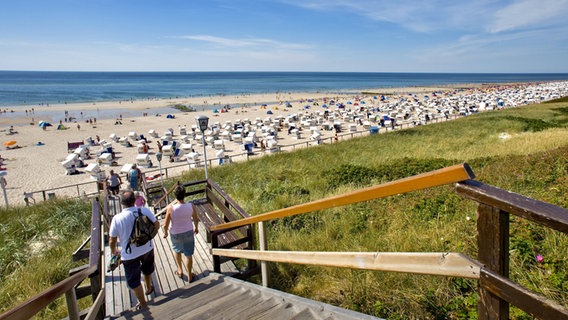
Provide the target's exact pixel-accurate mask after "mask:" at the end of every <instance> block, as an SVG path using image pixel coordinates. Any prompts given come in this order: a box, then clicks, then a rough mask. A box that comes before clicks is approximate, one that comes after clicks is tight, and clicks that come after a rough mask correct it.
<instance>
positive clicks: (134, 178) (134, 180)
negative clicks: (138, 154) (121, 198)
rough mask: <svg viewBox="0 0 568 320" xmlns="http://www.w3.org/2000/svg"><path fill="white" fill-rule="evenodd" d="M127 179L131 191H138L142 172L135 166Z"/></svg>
mask: <svg viewBox="0 0 568 320" xmlns="http://www.w3.org/2000/svg"><path fill="white" fill-rule="evenodd" d="M127 178H128V182H129V183H130V189H132V190H134V191H137V190H138V185H139V184H140V180H141V179H142V171H140V169H138V168H137V167H136V164H133V165H132V168H131V169H130V171H128V174H127Z"/></svg>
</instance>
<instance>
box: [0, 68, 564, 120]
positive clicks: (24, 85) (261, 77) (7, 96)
mask: <svg viewBox="0 0 568 320" xmlns="http://www.w3.org/2000/svg"><path fill="white" fill-rule="evenodd" d="M555 80H568V73H383V72H376V73H373V72H369V73H361V72H57V71H0V109H4V110H5V109H10V110H16V111H18V110H20V111H21V110H23V109H30V108H33V107H37V106H43V105H49V104H61V103H75V102H92V103H96V102H100V101H119V100H122V101H124V100H132V99H133V100H139V99H161V98H175V97H179V98H183V97H201V96H202V97H208V96H213V95H242V94H256V93H277V92H284V93H286V92H329V93H349V92H354V93H355V92H360V91H361V90H365V89H369V88H373V89H375V88H393V87H394V88H398V87H413V86H429V85H432V86H443V85H449V84H472V83H475V84H479V83H510V82H543V81H555ZM192 107H195V108H202V107H204V106H192ZM209 108H211V106H209ZM154 111H155V110H153V112H154ZM116 112H121V110H116ZM116 112H115V113H116ZM125 112H127V111H126V110H125ZM156 112H161V113H166V112H175V110H173V109H172V110H157V111H156ZM111 116H114V114H112V115H111V114H106V115H105V114H102V115H101V114H99V117H101V118H105V117H111Z"/></svg>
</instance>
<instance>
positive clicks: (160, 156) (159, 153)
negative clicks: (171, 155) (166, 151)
mask: <svg viewBox="0 0 568 320" xmlns="http://www.w3.org/2000/svg"><path fill="white" fill-rule="evenodd" d="M156 159H158V166H160V182H161V183H162V189H163V188H164V178H163V177H162V153H161V152H158V153H156Z"/></svg>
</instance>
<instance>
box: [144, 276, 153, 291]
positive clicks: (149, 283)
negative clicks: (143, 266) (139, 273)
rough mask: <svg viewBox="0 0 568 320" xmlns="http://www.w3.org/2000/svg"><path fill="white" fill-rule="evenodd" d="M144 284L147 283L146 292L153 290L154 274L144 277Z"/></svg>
mask: <svg viewBox="0 0 568 320" xmlns="http://www.w3.org/2000/svg"><path fill="white" fill-rule="evenodd" d="M144 283H146V292H148V291H150V290H152V289H151V288H152V286H153V285H152V274H145V275H144Z"/></svg>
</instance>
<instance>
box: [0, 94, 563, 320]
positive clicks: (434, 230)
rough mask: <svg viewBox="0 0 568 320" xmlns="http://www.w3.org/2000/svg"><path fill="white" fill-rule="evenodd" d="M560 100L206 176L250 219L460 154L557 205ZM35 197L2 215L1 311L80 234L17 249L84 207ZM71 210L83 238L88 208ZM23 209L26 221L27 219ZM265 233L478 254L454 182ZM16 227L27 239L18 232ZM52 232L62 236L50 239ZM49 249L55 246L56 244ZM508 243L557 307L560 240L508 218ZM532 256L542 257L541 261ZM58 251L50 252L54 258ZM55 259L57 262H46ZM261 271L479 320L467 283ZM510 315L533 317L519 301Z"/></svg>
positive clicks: (524, 274)
mask: <svg viewBox="0 0 568 320" xmlns="http://www.w3.org/2000/svg"><path fill="white" fill-rule="evenodd" d="M567 108H568V102H556V103H550V104H540V105H532V106H525V107H519V108H514V109H507V110H500V111H492V112H486V113H481V114H477V115H473V116H468V117H465V118H462V119H458V120H455V121H450V122H443V123H436V124H431V125H428V126H419V127H416V128H412V129H407V130H404V131H395V132H391V133H388V134H380V135H371V136H366V137H362V138H354V139H351V140H348V141H341V142H338V143H334V144H326V145H321V146H318V147H313V148H308V149H300V150H297V151H294V152H282V153H278V154H271V155H268V156H264V157H262V158H256V159H254V160H250V161H247V162H245V163H234V164H231V165H224V166H220V167H215V168H210V172H209V174H210V178H211V179H212V180H213V181H215V182H216V183H218V184H219V185H220V186H221V187H222V188H223V189H224V190H225V191H226V192H227V193H228V194H229V195H230V196H231V197H232V198H233V199H235V200H236V202H237V203H238V204H239V205H240V206H241V207H243V208H244V209H245V210H246V211H247V212H249V213H250V214H252V215H256V214H261V213H265V212H268V211H272V210H277V209H281V208H283V207H289V206H292V205H296V204H301V203H305V202H308V201H313V200H318V199H322V198H326V197H330V196H333V195H337V194H342V193H345V192H349V191H352V190H356V189H359V188H362V187H366V186H370V185H376V184H380V183H384V182H388V181H393V180H396V179H400V178H404V177H408V176H411V175H414V174H419V173H423V172H427V171H431V170H435V169H439V168H443V167H446V166H448V165H453V164H457V163H462V162H467V163H469V164H470V166H471V167H472V169H473V171H474V172H475V174H476V176H477V178H476V179H477V180H479V181H482V182H485V183H488V184H491V185H494V186H497V187H499V188H502V189H506V190H511V191H513V192H516V193H519V194H522V195H525V196H529V197H532V198H535V199H538V200H541V201H546V202H549V203H552V204H555V205H558V206H561V207H565V208H566V207H568V198H567V197H566V195H567V194H568V174H567V173H568V139H566V137H567V136H568V113H567V112H566V110H568V109H567ZM203 176H204V174H203V170H191V171H188V172H187V173H185V174H184V175H183V176H181V177H176V178H173V179H170V181H166V184H167V185H168V186H170V185H171V184H173V183H174V181H178V180H179V181H182V182H184V181H192V180H200V179H203ZM46 204H48V205H45V206H44V205H42V206H35V207H30V208H14V209H9V210H0V216H2V217H3V218H2V219H3V221H5V223H3V224H2V228H3V231H4V232H2V233H1V234H0V239H1V241H2V242H1V243H2V248H4V247H6V248H7V249H5V250H4V249H3V251H2V254H5V253H4V252H9V255H8V256H7V257H8V258H6V259H9V260H6V261H17V262H13V263H12V265H11V266H6V267H5V266H4V265H2V276H1V277H2V279H0V280H1V281H0V282H1V283H2V284H1V285H0V287H1V289H0V290H1V291H0V297H1V298H0V299H2V300H0V301H1V303H0V305H1V306H3V307H4V306H6V307H4V308H6V309H7V308H9V307H10V306H12V305H13V304H14V303H16V302H17V301H18V300H21V299H23V297H29V296H31V295H33V293H37V292H39V291H41V290H42V288H46V287H48V286H49V283H50V284H53V283H55V282H56V280H57V281H59V280H61V279H63V278H65V277H66V273H67V271H68V270H69V269H70V268H71V267H72V265H73V264H72V263H70V262H69V261H70V260H71V259H70V256H71V253H72V252H73V251H74V249H75V248H76V247H77V246H78V245H79V243H80V242H81V241H82V240H84V237H78V236H75V237H74V238H73V241H71V240H65V241H62V242H57V244H56V245H54V246H52V247H51V249H53V250H54V253H53V254H51V253H49V252H50V251H51V249H50V250H46V251H45V253H44V254H38V255H31V256H29V255H27V254H26V252H27V251H26V250H27V248H28V247H29V243H31V242H32V240H33V239H43V238H45V237H46V235H50V232H51V234H53V233H55V234H57V235H59V234H60V233H62V234H66V232H60V231H57V230H58V229H59V228H63V226H61V225H59V224H57V223H55V220H57V221H61V220H67V217H68V216H75V215H76V214H77V212H82V210H86V211H90V210H89V206H88V204H80V203H79V202H74V201H63V202H46ZM27 210H30V211H27ZM53 212H59V215H58V216H59V217H60V218H58V219H50V221H51V222H50V224H45V225H44V224H43V223H42V219H45V217H47V216H50V215H53ZM80 215H81V217H82V218H81V224H82V228H83V229H84V230H85V235H86V234H87V232H88V225H89V221H88V220H89V218H90V215H89V216H87V215H86V214H85V217H83V213H81V214H80ZM28 216H34V217H35V218H34V219H31V218H25V217H28ZM24 218H25V219H24ZM70 224H72V223H70ZM72 225H74V224H72ZM75 227H77V226H76V225H75ZM65 228H67V227H65ZM78 229H81V228H78ZM12 230H13V231H12ZM268 230H269V231H268V241H269V244H268V248H269V249H270V250H297V251H361V252H391V251H393V252H394V251H400V252H421V251H426V252H461V253H464V254H466V255H468V256H470V257H473V258H475V257H476V256H477V242H476V241H477V240H476V237H477V232H476V204H475V203H473V202H472V201H470V200H466V199H463V198H462V197H460V196H459V195H457V194H456V192H455V189H454V187H453V186H452V185H448V186H440V187H435V188H430V189H427V190H423V191H416V192H411V193H408V194H404V195H397V196H391V197H387V198H384V199H378V200H373V201H368V202H364V203H358V204H353V205H349V206H344V207H340V208H333V209H328V210H323V211H319V212H313V213H309V214H304V215H299V216H294V217H287V218H284V219H280V220H275V221H271V222H270V223H268ZM22 233H23V234H25V235H26V236H25V237H21V236H20V234H22ZM59 237H61V238H62V239H63V238H65V237H64V236H57V237H54V238H59ZM16 238H17V239H16ZM19 238H22V239H23V240H22V241H20V240H19ZM48 238H51V237H48ZM72 243H73V244H72ZM55 247H62V248H61V251H58V250H59V249H57V250H56V248H55ZM510 249H511V251H510V253H511V263H510V264H511V278H513V279H514V280H515V281H517V282H519V283H520V284H522V285H523V286H526V287H528V288H529V289H531V290H534V291H536V292H539V293H541V294H543V295H545V296H546V297H548V298H550V299H553V300H555V301H557V302H559V303H560V304H562V305H564V306H568V287H567V286H568V237H567V235H565V234H561V233H559V232H556V231H552V230H547V229H545V228H541V227H538V226H536V225H534V224H532V223H528V222H526V221H523V220H521V219H517V218H512V223H511V243H510ZM12 251H13V252H12ZM64 251H65V253H63V252H64ZM537 255H541V256H542V257H543V260H542V261H538V260H537V259H536V256H537ZM52 256H53V257H52ZM57 257H58V259H59V260H54V259H55V258H57ZM62 257H66V258H62ZM67 257H68V258H67ZM36 259H37V260H36ZM2 261H4V256H2ZM60 261H67V262H68V264H62V265H57V263H59V262H60ZM38 265H41V266H43V267H45V268H47V266H46V265H49V267H50V268H51V267H52V266H51V265H53V267H54V269H49V270H47V269H45V270H42V271H41V272H38V269H37V267H36V266H38ZM269 266H270V271H271V280H270V286H271V287H273V288H276V289H279V290H283V291H287V292H290V293H293V294H297V295H300V296H304V297H307V298H311V299H315V300H319V301H323V302H327V303H331V304H334V305H338V306H341V307H345V308H349V309H353V310H357V311H360V312H363V313H367V314H371V315H375V316H378V317H383V318H388V319H466V318H467V319H475V318H477V311H476V309H477V300H478V299H477V293H476V288H477V283H476V281H474V280H464V279H459V278H446V277H436V276H424V275H410V274H400V273H387V272H370V271H358V270H350V269H339V268H321V267H312V266H304V265H293V264H281V263H270V264H269ZM56 269H57V270H56ZM5 270H8V271H9V272H8V273H6V274H5V273H4V272H5ZM40 274H46V275H45V277H46V278H47V280H43V279H36V278H34V277H38V276H39V275H40ZM47 274H53V275H51V276H47ZM42 277H43V275H42ZM253 280H256V281H257V280H258V279H253ZM52 281H53V282H52ZM34 282H42V283H44V284H42V285H39V286H36V287H33V288H29V289H27V291H25V292H23V293H21V294H20V293H18V291H17V289H19V288H20V287H21V286H22V284H25V285H26V286H30V285H31V283H34ZM54 305H58V306H57V307H53V310H54V311H52V310H51V309H52V308H51V306H50V310H48V311H45V312H46V313H45V314H44V315H45V317H46V318H61V317H63V316H65V313H60V312H59V311H60V309H65V307H64V302H60V303H59V304H54ZM60 305H63V307H62V306H60ZM55 310H57V311H55ZM511 318H512V319H531V318H530V316H528V315H526V314H524V313H523V312H522V311H520V310H519V309H516V308H513V309H512V312H511Z"/></svg>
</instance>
